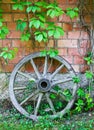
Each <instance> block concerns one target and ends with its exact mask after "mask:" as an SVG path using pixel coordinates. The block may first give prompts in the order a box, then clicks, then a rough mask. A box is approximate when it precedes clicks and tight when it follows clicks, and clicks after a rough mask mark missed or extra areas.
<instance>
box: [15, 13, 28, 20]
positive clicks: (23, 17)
mask: <svg viewBox="0 0 94 130" xmlns="http://www.w3.org/2000/svg"><path fill="white" fill-rule="evenodd" d="M13 19H14V21H17V20H19V19H20V20H24V19H25V20H27V15H26V14H24V13H20V14H17V13H16V14H14V15H13Z"/></svg>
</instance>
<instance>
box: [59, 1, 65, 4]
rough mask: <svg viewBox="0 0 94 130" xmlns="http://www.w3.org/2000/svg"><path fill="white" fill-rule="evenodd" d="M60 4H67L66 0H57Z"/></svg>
mask: <svg viewBox="0 0 94 130" xmlns="http://www.w3.org/2000/svg"><path fill="white" fill-rule="evenodd" d="M57 3H58V4H66V0H57Z"/></svg>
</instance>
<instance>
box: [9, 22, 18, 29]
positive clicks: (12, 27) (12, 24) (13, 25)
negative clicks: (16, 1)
mask: <svg viewBox="0 0 94 130" xmlns="http://www.w3.org/2000/svg"><path fill="white" fill-rule="evenodd" d="M7 27H8V28H9V30H16V23H15V22H7Z"/></svg>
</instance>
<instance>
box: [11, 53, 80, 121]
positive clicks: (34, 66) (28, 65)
mask: <svg viewBox="0 0 94 130" xmlns="http://www.w3.org/2000/svg"><path fill="white" fill-rule="evenodd" d="M75 76H76V74H75V72H74V70H73V68H72V67H71V65H70V64H69V63H68V62H67V61H66V60H65V59H63V58H62V57H60V56H56V57H53V58H51V57H50V56H49V55H46V56H41V55H40V52H38V53H34V54H30V55H28V56H26V57H24V58H23V59H22V60H21V61H20V62H19V63H18V64H17V65H16V66H15V68H14V70H13V72H12V74H11V77H10V83H9V93H10V98H11V101H12V103H13V105H14V106H15V108H16V109H17V110H18V111H19V112H20V113H22V114H23V115H25V116H26V117H28V118H30V119H33V120H37V119H38V117H41V116H44V115H48V116H49V117H50V118H55V117H58V116H62V115H64V114H65V113H66V112H67V111H68V110H69V109H70V108H71V107H72V105H73V103H74V100H75V94H76V90H77V84H75V83H73V77H75Z"/></svg>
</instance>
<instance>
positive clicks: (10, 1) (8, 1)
mask: <svg viewBox="0 0 94 130" xmlns="http://www.w3.org/2000/svg"><path fill="white" fill-rule="evenodd" d="M2 3H13V1H12V0H2Z"/></svg>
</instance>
